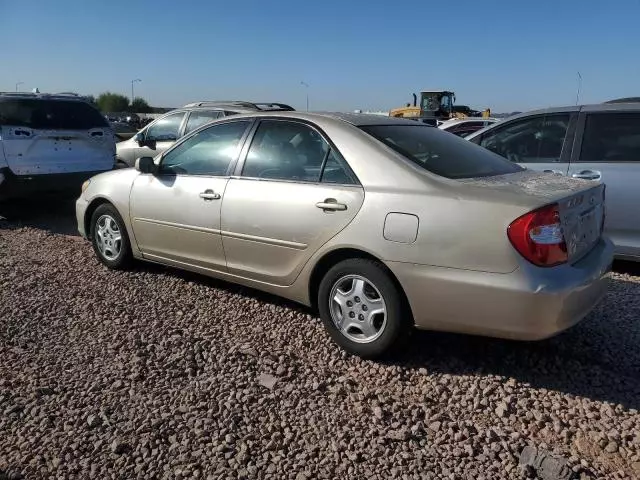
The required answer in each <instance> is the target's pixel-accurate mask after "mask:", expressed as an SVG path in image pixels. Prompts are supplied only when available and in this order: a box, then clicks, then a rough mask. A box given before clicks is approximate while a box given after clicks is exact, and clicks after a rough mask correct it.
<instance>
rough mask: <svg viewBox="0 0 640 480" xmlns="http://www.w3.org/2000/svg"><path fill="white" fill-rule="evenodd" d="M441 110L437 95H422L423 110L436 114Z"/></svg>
mask: <svg viewBox="0 0 640 480" xmlns="http://www.w3.org/2000/svg"><path fill="white" fill-rule="evenodd" d="M439 108H440V101H439V100H438V95H437V94H436V93H423V94H422V110H424V111H427V112H435V111H437V110H438V109H439Z"/></svg>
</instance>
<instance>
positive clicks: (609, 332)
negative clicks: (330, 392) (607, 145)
mask: <svg viewBox="0 0 640 480" xmlns="http://www.w3.org/2000/svg"><path fill="white" fill-rule="evenodd" d="M74 202H75V198H69V197H66V198H65V197H50V198H46V199H39V200H38V201H34V200H30V201H26V202H25V201H21V202H20V203H14V204H0V217H4V219H2V218H0V230H1V229H3V228H20V227H33V228H37V229H42V230H45V231H49V232H51V233H53V234H63V235H78V233H77V230H76V221H75V208H74ZM136 269H138V270H142V271H148V272H150V273H155V274H160V273H164V274H167V275H171V276H174V277H178V278H181V279H184V280H189V281H194V282H197V283H200V284H205V285H208V286H211V287H214V288H221V289H224V290H226V291H229V292H232V293H237V294H240V295H244V296H249V297H252V298H255V299H257V300H260V301H264V302H266V303H270V304H273V305H278V306H283V307H286V308H289V309H292V310H294V311H297V312H299V313H302V314H308V315H312V316H314V318H315V314H314V313H313V312H312V311H311V310H310V309H308V308H306V307H304V306H301V305H298V304H295V303H292V302H289V301H287V300H285V299H282V298H280V297H276V296H273V295H270V294H267V293H264V292H260V291H257V290H254V289H251V288H247V287H243V286H239V285H235V284H231V283H227V282H224V281H220V280H216V279H213V278H209V277H206V276H202V275H199V274H195V273H191V272H187V271H182V270H178V269H173V268H171V267H164V266H159V265H154V264H150V263H138V264H137V266H136ZM614 271H615V272H617V273H618V274H619V275H616V277H615V278H613V279H612V280H611V284H610V291H609V294H608V296H607V298H606V299H605V301H604V302H603V303H602V304H601V305H600V306H599V307H598V308H597V309H596V310H595V311H594V312H593V313H592V314H591V315H589V317H588V318H586V319H585V320H584V321H583V322H581V323H580V324H578V325H577V326H575V327H573V328H571V329H570V330H568V331H567V332H564V333H563V334H561V335H558V336H557V337H554V338H551V339H548V340H544V341H540V342H514V341H506V340H499V339H491V338H485V337H476V336H470V335H461V334H447V333H440V332H421V331H415V333H414V335H412V337H411V339H410V341H409V345H408V348H406V349H404V350H403V353H401V354H399V355H398V356H397V357H396V358H394V359H393V360H387V361H385V362H384V363H392V364H395V365H398V366H401V367H402V368H403V369H405V370H414V369H420V368H426V369H427V370H428V371H429V372H430V373H435V374H437V373H448V374H453V375H488V374H494V375H501V376H504V377H505V378H515V379H516V380H518V381H520V382H524V383H528V384H530V385H531V386H533V387H535V388H546V389H551V390H557V391H560V392H564V393H568V394H573V395H577V396H583V397H587V398H590V399H593V400H600V401H608V402H612V403H615V404H622V405H624V406H625V407H627V408H635V409H638V410H640V320H638V319H640V279H637V280H638V281H637V282H636V281H631V280H633V278H632V277H629V276H639V275H640V263H632V262H615V264H614ZM335 348H337V347H335Z"/></svg>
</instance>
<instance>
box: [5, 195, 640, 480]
mask: <svg viewBox="0 0 640 480" xmlns="http://www.w3.org/2000/svg"><path fill="white" fill-rule="evenodd" d="M72 208H73V204H72V203H70V202H62V203H61V204H60V205H56V204H55V202H54V203H53V204H49V208H48V210H45V211H42V209H38V210H36V209H35V208H34V207H31V209H29V208H26V210H23V211H21V212H10V214H9V215H7V216H8V217H9V220H4V221H0V478H13V479H18V478H41V477H47V478H49V477H51V478H90V479H104V478H127V479H129V478H175V479H180V478H212V479H226V478H246V479H253V478H273V479H288V478H291V479H296V480H302V479H311V478H327V479H335V478H349V479H359V478H362V479H387V478H398V479H423V478H427V479H436V478H438V479H439V478H443V479H467V478H469V479H483V478H484V479H487V480H489V479H501V478H508V479H517V478H523V476H525V475H526V473H523V472H524V470H523V469H521V468H520V467H519V466H518V462H519V459H520V454H521V452H522V451H523V449H524V448H525V446H535V447H538V448H541V449H547V450H549V451H551V452H554V453H556V454H558V455H561V456H563V457H564V458H565V459H567V460H568V465H569V468H571V469H572V470H574V471H575V472H577V473H576V475H578V476H582V477H584V478H640V415H639V414H638V408H640V323H639V322H640V277H639V276H637V273H638V272H637V271H633V270H640V269H636V268H635V267H633V268H632V267H630V266H629V265H622V266H620V265H619V266H618V269H620V268H622V271H618V272H617V273H615V274H613V276H612V280H611V290H610V294H609V295H608V298H607V299H606V301H605V302H604V303H603V304H602V305H601V306H600V307H599V308H598V309H597V311H596V312H594V313H593V314H592V315H591V316H590V317H589V318H588V319H587V320H585V321H584V322H583V323H582V324H580V325H578V326H577V327H575V328H573V329H572V330H570V331H568V332H566V333H564V334H562V335H560V336H558V337H556V338H554V339H551V340H549V341H544V342H539V343H532V344H525V343H516V342H507V341H501V340H493V339H486V338H475V337H467V336H462V335H449V334H442V333H424V332H423V333H416V334H415V335H414V336H413V338H412V340H411V342H410V346H409V348H408V349H407V350H406V352H405V353H403V354H402V356H400V357H399V358H397V359H395V360H393V361H388V362H384V363H380V362H377V363H376V362H370V361H362V360H360V359H358V358H353V357H349V356H346V355H344V354H343V353H342V352H341V351H340V350H338V349H337V348H336V347H335V346H334V345H333V344H332V343H331V342H330V341H329V340H328V338H327V336H326V335H325V333H324V331H323V329H322V326H321V324H320V322H319V321H318V320H317V319H316V318H315V317H314V316H313V315H312V314H311V313H310V312H308V311H306V310H304V309H302V308H300V307H297V306H295V305H292V304H289V303H286V302H284V301H281V300H279V299H277V298H274V297H270V296H267V295H263V294H260V293H257V292H255V291H252V290H248V289H244V288H239V287H234V286H231V285H228V284H225V283H221V282H217V281H214V280H211V279H207V278H204V277H200V276H195V275H191V274H186V273H182V272H178V271H175V270H171V269H165V268H161V267H156V266H150V265H142V264H140V265H137V266H136V268H135V269H134V270H132V271H130V272H126V273H117V272H111V271H108V270H106V269H105V268H103V267H102V266H101V265H100V264H99V263H98V262H97V260H96V259H95V258H94V255H93V252H92V250H91V248H90V245H89V244H88V243H85V242H84V241H83V240H81V239H80V238H79V237H77V236H75V232H74V220H73V213H72ZM36 211H37V212H38V213H37V214H36V213H34V212H36ZM0 214H2V212H1V211H0ZM628 269H631V271H627V270H628ZM529 474H530V475H533V473H532V471H530V472H529Z"/></svg>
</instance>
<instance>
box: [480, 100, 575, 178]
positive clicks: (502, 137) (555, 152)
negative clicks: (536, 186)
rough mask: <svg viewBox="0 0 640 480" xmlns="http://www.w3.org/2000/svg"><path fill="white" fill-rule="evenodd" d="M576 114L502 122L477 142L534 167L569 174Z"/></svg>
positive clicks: (551, 114) (522, 163)
mask: <svg viewBox="0 0 640 480" xmlns="http://www.w3.org/2000/svg"><path fill="white" fill-rule="evenodd" d="M576 122H577V114H575V113H570V112H566V113H550V114H539V115H531V116H528V117H521V118H518V119H514V120H511V121H507V122H505V123H501V124H500V125H499V126H496V127H494V128H492V129H490V130H488V131H487V132H485V133H484V134H482V135H481V136H480V137H478V138H474V139H473V141H474V143H477V144H479V145H481V146H483V147H485V148H487V149H488V150H491V151H492V152H494V153H497V154H498V155H501V156H503V157H505V158H507V159H509V160H511V161H512V162H514V163H518V164H519V165H521V166H523V167H526V168H528V169H531V170H537V171H544V172H549V173H556V174H560V175H566V174H567V171H568V169H569V159H570V156H571V145H572V141H573V135H574V132H575V124H576Z"/></svg>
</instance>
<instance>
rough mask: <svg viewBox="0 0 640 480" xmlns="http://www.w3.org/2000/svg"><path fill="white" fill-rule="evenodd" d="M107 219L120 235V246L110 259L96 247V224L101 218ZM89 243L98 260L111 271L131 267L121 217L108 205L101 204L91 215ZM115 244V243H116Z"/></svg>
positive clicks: (129, 248)
mask: <svg viewBox="0 0 640 480" xmlns="http://www.w3.org/2000/svg"><path fill="white" fill-rule="evenodd" d="M105 216H107V217H109V218H111V219H113V221H114V222H115V224H116V225H117V229H118V232H119V233H120V245H119V249H118V253H117V255H115V256H113V258H110V257H111V255H108V254H105V253H103V252H102V251H101V250H100V247H99V246H98V243H99V240H98V238H97V230H98V228H97V224H98V222H99V221H102V220H101V219H103V217H105ZM90 235H91V243H92V244H93V250H94V252H95V253H96V255H97V257H98V260H100V262H102V263H103V264H104V265H106V266H107V267H109V268H110V269H112V270H125V269H126V268H128V267H129V266H130V265H131V260H132V258H133V257H132V254H131V243H130V242H129V236H128V235H127V229H126V227H125V225H124V221H123V220H122V217H121V216H120V214H119V213H118V210H117V209H116V208H115V207H114V206H113V205H111V204H110V203H103V204H102V205H100V206H98V208H96V209H95V211H94V212H93V215H91V229H90ZM116 243H117V242H116Z"/></svg>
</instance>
